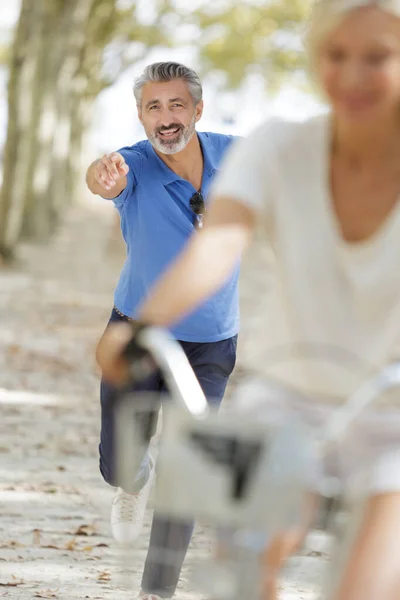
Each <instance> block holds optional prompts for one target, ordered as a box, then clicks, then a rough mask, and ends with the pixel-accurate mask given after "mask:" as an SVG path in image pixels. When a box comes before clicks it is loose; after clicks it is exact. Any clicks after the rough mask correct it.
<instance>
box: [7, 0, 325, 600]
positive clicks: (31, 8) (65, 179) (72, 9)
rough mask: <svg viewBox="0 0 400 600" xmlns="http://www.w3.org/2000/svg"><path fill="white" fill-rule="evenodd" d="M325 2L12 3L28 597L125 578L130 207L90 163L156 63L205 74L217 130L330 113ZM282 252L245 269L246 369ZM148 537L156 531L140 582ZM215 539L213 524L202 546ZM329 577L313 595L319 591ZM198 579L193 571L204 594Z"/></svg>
mask: <svg viewBox="0 0 400 600" xmlns="http://www.w3.org/2000/svg"><path fill="white" fill-rule="evenodd" d="M310 1H311V0H240V1H238V0H136V1H135V0H6V2H2V3H1V8H0V162H1V168H0V319H1V326H0V410H1V425H0V505H1V506H2V514H3V517H4V518H3V519H2V522H1V525H0V584H1V585H3V586H6V587H5V591H6V592H7V591H10V590H11V591H10V594H11V593H12V597H13V598H17V599H18V598H21V599H22V598H23V599H25V598H26V599H27V600H28V598H29V599H31V598H32V597H48V598H49V597H60V598H62V597H64V596H65V598H67V597H68V598H69V600H71V599H73V598H75V597H76V598H78V597H79V598H82V597H85V593H86V597H90V598H92V597H93V598H94V597H99V596H96V590H95V589H94V588H96V584H97V593H98V590H99V586H101V587H102V592H101V594H102V595H101V596H100V597H102V598H105V597H108V594H112V585H116V583H115V574H116V573H117V571H118V565H117V563H116V562H115V561H114V563H113V547H112V545H111V544H110V540H109V537H110V534H109V528H108V518H109V500H110V498H111V496H110V495H109V490H108V489H107V488H106V486H105V484H103V482H102V481H101V479H100V476H99V474H98V467H97V444H98V431H99V416H100V415H99V413H100V411H99V406H98V385H99V374H98V372H97V370H96V366H95V364H94V358H93V355H94V348H95V344H96V341H97V339H98V338H99V336H100V335H101V333H102V331H103V329H104V327H105V325H106V322H107V319H108V316H109V313H110V311H111V308H112V304H113V302H112V294H113V289H114V286H115V283H116V281H117V278H118V276H119V271H120V268H121V266H122V263H123V260H124V247H123V244H122V241H121V237H120V234H119V229H118V219H117V216H116V212H115V211H114V209H113V207H112V205H111V203H108V202H106V201H103V200H101V199H100V198H98V197H93V196H91V195H90V194H89V193H88V192H87V190H86V188H85V181H84V176H85V170H86V168H87V166H88V164H89V163H90V162H91V161H92V160H94V159H95V158H97V157H98V156H99V155H101V154H103V153H105V152H111V151H113V150H116V149H117V148H119V147H121V146H125V145H131V144H134V143H135V142H137V141H138V140H140V139H142V138H143V131H142V128H141V126H140V124H139V122H138V120H137V115H136V107H135V103H134V98H133V93H132V83H133V79H134V78H135V77H136V76H138V75H139V74H140V73H141V71H142V69H143V68H144V66H145V65H146V64H149V63H151V62H154V61H159V60H176V61H180V62H183V63H185V64H187V65H188V66H190V67H192V68H194V69H195V70H196V71H197V72H198V73H199V74H200V75H201V77H202V80H203V83H204V92H205V111H204V116H203V118H202V121H201V122H200V123H199V127H198V129H199V130H200V131H207V130H208V131H210V130H211V131H215V132H221V133H232V134H246V133H247V132H249V131H250V130H251V129H253V128H255V127H257V125H258V124H259V123H261V122H262V121H263V120H265V119H266V118H268V117H269V116H272V115H279V116H284V117H287V118H290V119H303V118H305V117H307V116H308V115H310V114H313V113H315V112H316V111H321V110H324V108H323V106H321V104H320V103H319V102H318V100H317V99H316V97H315V96H314V95H313V93H312V88H311V86H310V84H309V82H308V79H307V75H306V72H305V58H304V54H303V49H302V36H303V34H304V31H305V28H306V21H307V15H308V11H309V5H310ZM138 259H140V257H139V258H138ZM267 263H268V248H267V247H266V244H265V242H264V241H263V240H261V239H260V240H257V241H256V243H255V245H254V246H253V248H252V249H251V250H250V252H249V254H248V256H247V258H246V260H245V261H244V265H243V271H242V283H241V295H242V333H241V336H240V343H239V360H238V366H237V369H236V372H235V373H236V374H235V377H240V374H241V373H242V372H243V371H245V370H246V369H249V368H251V369H252V370H257V369H259V368H260V369H261V366H262V336H260V335H259V332H260V327H262V315H263V304H262V297H263V296H265V294H266V293H267V291H268V277H267V270H266V267H267ZM260 337H261V339H260ZM255 340H256V341H257V343H255ZM147 534H148V525H147V528H145V530H144V533H143V536H144V537H143V543H142V546H140V545H139V550H138V552H139V554H138V560H137V561H136V564H135V566H133V567H132V568H133V573H134V576H136V577H137V578H139V576H140V571H141V566H142V565H141V560H142V558H143V557H144V549H145V547H146V543H147V538H146V536H147ZM88 536H90V537H91V539H90V542H88V540H87V539H86V538H87V537H88ZM207 540H208V538H207V535H205V532H204V530H200V531H199V532H198V534H197V536H195V538H194V542H193V547H192V550H191V552H192V553H193V552H194V553H195V554H196V552H197V553H199V552H200V553H201V552H202V551H205V550H207V548H208V541H207ZM141 552H142V554H141ZM190 556H192V555H190ZM313 556H314V558H312V557H311V558H310V557H309V561H310V560H311V561H312V560H317V559H316V558H315V555H313ZM114 558H115V557H114ZM190 560H191V559H190V557H189V560H188V566H189V567H190ZM96 561H97V562H96ZM71 565H73V576H71ZM312 571H313V575H312V578H311V580H307V578H306V580H305V581H303V583H302V585H303V592H304V593H306V592H307V591H308V592H309V594H311V595H304V596H302V597H304V598H311V597H314V596H313V593H314V592H313V590H314V587H313V586H314V583H315V577H316V573H317V570H316V568H313V569H312ZM308 572H309V570H307V573H308ZM110 582H111V583H110ZM93 585H94V588H93ZM187 585H188V584H187V582H186V583H185V575H184V577H183V583H182V586H183V588H182V589H181V591H182V590H183V592H184V593H185V594H186V597H187V595H188V593H189V592H188V588H187ZM296 585H297V583H296ZM85 586H86V587H85ZM110 586H111V587H110ZM185 586H186V587H185ZM291 586H292V587H291ZM293 586H295V584H294V583H293V582H292V583H291V582H290V579H289V580H287V581H286V588H285V589H286V590H287V593H288V594H289V593H290V590H291V589H292V591H293V590H294V591H296V590H297V588H296V590H295V587H293ZM8 588H10V590H8ZM2 589H3V588H2ZM35 594H39V595H38V596H36V595H35ZM46 594H47V595H46ZM51 594H53V595H51ZM121 594H122V592H121ZM296 594H297V592H296ZM118 597H119V598H125V596H124V595H119V596H118ZM127 597H132V596H131V595H128V596H127ZM287 597H288V598H289V597H290V596H289V595H288V596H287Z"/></svg>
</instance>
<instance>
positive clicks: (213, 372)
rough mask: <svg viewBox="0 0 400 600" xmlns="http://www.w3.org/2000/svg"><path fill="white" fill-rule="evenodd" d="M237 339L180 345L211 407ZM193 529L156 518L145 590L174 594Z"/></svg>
mask: <svg viewBox="0 0 400 600" xmlns="http://www.w3.org/2000/svg"><path fill="white" fill-rule="evenodd" d="M236 341H237V338H236V336H235V337H234V338H230V339H228V340H223V341H222V342H215V343H210V344H196V343H191V342H181V344H182V347H183V349H184V350H185V352H186V354H187V357H188V359H189V362H190V364H191V366H192V368H193V370H194V372H195V374H196V376H197V378H198V380H199V383H200V385H201V387H202V389H203V392H204V394H205V396H206V397H207V400H208V402H209V403H210V404H212V405H214V406H219V405H220V403H221V401H222V398H223V396H224V393H225V389H226V385H227V383H228V378H229V375H230V374H231V372H232V371H233V368H234V366H235V360H236ZM193 529H194V523H193V522H186V521H175V520H174V521H171V520H169V519H167V518H165V517H162V516H161V515H158V514H155V515H154V518H153V524H152V529H151V535H150V545H149V551H148V554H147V559H146V563H145V568H144V573H143V579H142V590H143V592H145V593H152V594H157V595H159V596H161V597H162V598H170V597H171V596H173V594H174V593H175V589H176V586H177V584H178V580H179V576H180V572H181V569H182V564H183V561H184V559H185V556H186V551H187V549H188V546H189V543H190V539H191V537H192V533H193Z"/></svg>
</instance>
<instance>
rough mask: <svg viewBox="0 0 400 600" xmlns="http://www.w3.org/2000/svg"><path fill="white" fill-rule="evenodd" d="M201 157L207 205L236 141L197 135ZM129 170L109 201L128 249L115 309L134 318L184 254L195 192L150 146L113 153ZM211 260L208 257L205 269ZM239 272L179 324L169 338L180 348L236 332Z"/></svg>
mask: <svg viewBox="0 0 400 600" xmlns="http://www.w3.org/2000/svg"><path fill="white" fill-rule="evenodd" d="M197 135H198V137H199V141H200V144H201V148H202V151H203V157H204V172H203V181H202V186H201V191H202V194H203V196H204V198H205V202H206V203H207V199H208V194H209V190H210V185H211V182H212V180H213V178H214V176H215V174H216V173H217V171H218V168H219V166H220V163H221V159H222V158H223V156H224V154H225V152H226V150H227V149H228V147H229V146H230V144H231V143H232V141H233V140H234V139H235V138H234V137H233V136H227V135H219V134H215V133H198V134H197ZM118 152H120V153H121V154H122V155H123V157H124V158H125V161H126V163H127V164H128V166H129V173H128V176H127V179H128V183H127V186H126V188H125V189H124V190H123V192H121V194H120V195H119V196H118V197H117V198H114V200H113V202H114V203H115V206H116V208H117V209H118V212H119V214H120V217H121V229H122V234H123V237H124V240H125V242H126V246H127V258H126V261H125V264H124V267H123V269H122V272H121V275H120V278H119V282H118V285H117V288H116V290H115V296H114V303H115V306H116V308H117V309H118V310H119V311H121V312H122V313H123V314H125V315H128V316H131V317H133V318H135V317H136V316H137V311H138V308H139V307H140V305H141V304H142V303H143V301H144V300H145V298H146V296H147V295H148V293H149V291H150V289H151V288H152V286H153V284H154V283H155V282H156V281H157V280H158V279H159V277H160V275H162V273H163V272H164V271H165V270H166V269H167V267H168V266H169V265H170V264H171V262H172V261H174V259H175V258H176V257H177V255H178V254H179V253H180V252H181V251H182V250H183V248H184V246H185V245H186V243H187V241H188V239H189V237H190V236H191V235H192V234H193V232H194V231H195V229H194V214H193V211H192V209H191V208H190V204H189V202H190V198H191V197H192V195H193V194H194V192H195V191H196V190H195V188H194V187H193V186H192V185H191V184H190V183H189V182H188V181H187V180H185V179H182V178H181V177H179V175H177V174H176V173H174V172H173V171H172V170H171V169H170V168H169V167H168V166H167V165H166V164H165V163H164V162H163V161H162V160H161V158H160V157H159V156H158V155H157V153H156V152H155V150H154V149H153V147H152V145H151V144H150V142H149V141H147V140H146V141H142V142H139V143H137V144H135V145H134V146H129V147H125V148H121V149H120V150H118ZM212 260H213V257H212V256H210V263H211V262H212ZM238 274H239V267H237V268H236V269H235V272H234V273H233V274H232V276H231V277H230V278H229V280H228V281H227V282H226V283H225V285H224V286H223V288H221V289H220V291H219V292H218V293H217V294H215V295H214V296H213V297H212V298H210V299H209V300H208V301H206V302H205V303H204V304H202V305H201V306H200V307H199V308H198V309H196V310H195V311H194V312H192V313H191V314H189V315H188V316H186V317H185V318H184V319H183V320H182V321H181V322H180V323H179V324H177V325H176V326H174V327H173V328H171V330H170V331H171V333H172V335H173V336H174V337H175V338H176V339H178V340H181V341H185V342H217V341H220V340H224V339H228V338H230V337H232V336H233V335H236V334H237V332H238V329H239V300H238Z"/></svg>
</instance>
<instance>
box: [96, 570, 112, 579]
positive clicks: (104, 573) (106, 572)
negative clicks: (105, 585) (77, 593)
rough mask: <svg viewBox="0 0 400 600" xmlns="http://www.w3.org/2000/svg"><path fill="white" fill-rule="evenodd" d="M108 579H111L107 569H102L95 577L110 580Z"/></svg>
mask: <svg viewBox="0 0 400 600" xmlns="http://www.w3.org/2000/svg"><path fill="white" fill-rule="evenodd" d="M110 580H111V575H110V573H109V572H108V571H103V572H102V573H100V574H99V576H98V577H97V581H110Z"/></svg>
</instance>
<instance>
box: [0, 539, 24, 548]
mask: <svg viewBox="0 0 400 600" xmlns="http://www.w3.org/2000/svg"><path fill="white" fill-rule="evenodd" d="M23 547H24V546H23V544H20V542H16V541H15V540H10V541H8V542H2V543H1V544H0V548H23Z"/></svg>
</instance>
